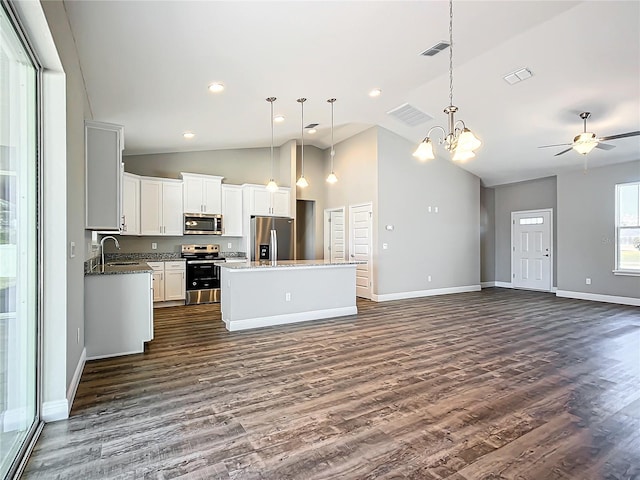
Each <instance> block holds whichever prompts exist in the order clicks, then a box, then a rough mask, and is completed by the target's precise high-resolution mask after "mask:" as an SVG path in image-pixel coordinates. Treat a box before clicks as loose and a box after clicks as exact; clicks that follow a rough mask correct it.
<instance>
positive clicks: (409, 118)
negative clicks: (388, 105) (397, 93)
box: [387, 103, 433, 127]
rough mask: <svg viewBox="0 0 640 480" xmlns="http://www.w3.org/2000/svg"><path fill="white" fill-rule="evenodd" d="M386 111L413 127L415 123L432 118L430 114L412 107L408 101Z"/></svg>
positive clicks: (418, 123) (424, 121)
mask: <svg viewBox="0 0 640 480" xmlns="http://www.w3.org/2000/svg"><path fill="white" fill-rule="evenodd" d="M387 113H388V114H389V115H391V116H392V117H395V118H397V119H398V120H400V121H401V122H403V123H406V124H407V125H409V126H410V127H415V126H416V125H420V124H422V123H426V122H428V121H429V120H433V117H432V116H431V115H429V114H427V113H424V112H422V111H420V110H418V109H417V108H415V107H412V106H411V105H409V104H408V103H405V104H403V105H400V106H399V107H396V108H394V109H393V110H389V111H388V112H387Z"/></svg>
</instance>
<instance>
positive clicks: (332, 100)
mask: <svg viewBox="0 0 640 480" xmlns="http://www.w3.org/2000/svg"><path fill="white" fill-rule="evenodd" d="M335 101H336V99H335V98H330V99H329V100H327V102H329V103H330V104H331V153H330V155H331V173H330V174H329V176H328V177H327V182H328V183H336V182H337V181H338V177H336V174H335V172H334V171H333V157H335V156H336V151H335V150H334V148H333V104H334V103H335Z"/></svg>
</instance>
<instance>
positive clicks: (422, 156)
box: [413, 137, 436, 162]
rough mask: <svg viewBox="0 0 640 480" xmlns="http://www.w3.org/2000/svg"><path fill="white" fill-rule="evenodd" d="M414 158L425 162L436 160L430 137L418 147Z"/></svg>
mask: <svg viewBox="0 0 640 480" xmlns="http://www.w3.org/2000/svg"><path fill="white" fill-rule="evenodd" d="M413 156H414V157H416V158H417V159H418V160H422V161H423V162H425V161H427V160H433V159H434V158H436V156H435V155H434V154H433V143H431V139H430V138H429V137H427V138H425V139H424V140H423V141H422V142H421V143H420V145H418V148H416V151H415V152H413Z"/></svg>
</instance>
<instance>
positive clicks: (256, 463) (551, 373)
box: [24, 289, 640, 480]
mask: <svg viewBox="0 0 640 480" xmlns="http://www.w3.org/2000/svg"><path fill="white" fill-rule="evenodd" d="M358 308H359V313H358V315H357V316H353V317H345V318H341V319H334V320H327V321H317V322H311V323H302V324H298V325H291V326H283V327H270V328H265V329H259V330H253V331H246V332H235V333H230V332H227V331H226V330H225V329H224V327H223V324H222V322H221V321H220V313H219V307H218V306H217V305H215V306H212V305H205V306H191V307H175V308H165V309H159V310H156V312H155V339H154V340H153V342H151V343H150V344H149V346H148V351H147V352H146V353H144V354H140V355H131V356H127V357H121V358H117V359H109V360H100V361H93V362H88V363H87V365H86V367H85V370H84V373H83V376H82V381H81V383H80V386H79V389H78V393H77V396H76V400H75V403H74V405H73V410H72V412H71V418H70V419H69V420H67V421H61V422H56V423H52V424H48V425H46V426H45V429H44V431H43V434H42V436H41V438H40V439H39V441H38V443H37V446H36V448H35V451H34V453H33V455H32V457H31V459H30V461H29V463H28V465H27V469H26V472H25V475H24V478H28V479H36V478H37V479H40V478H42V479H63V478H64V479H66V478H70V479H104V478H109V479H112V478H114V479H115V478H117V479H168V478H185V479H217V478H220V479H227V478H233V479H277V480H280V479H328V478H335V479H367V478H368V479H388V478H396V479H403V478H413V479H425V480H430V479H441V478H449V479H452V480H470V479H531V480H547V479H581V480H582V479H640V308H637V307H628V306H620V305H612V304H604V303H596V302H587V301H580V300H571V299H564V298H556V297H555V296H554V295H552V294H545V293H537V292H526V291H515V290H506V289H487V290H483V291H482V292H474V293H465V294H457V295H445V296H440V297H430V298H423V299H412V300H402V301H394V302H387V303H373V302H368V301H359V302H358Z"/></svg>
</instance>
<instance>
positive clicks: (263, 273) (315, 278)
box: [220, 260, 359, 331]
mask: <svg viewBox="0 0 640 480" xmlns="http://www.w3.org/2000/svg"><path fill="white" fill-rule="evenodd" d="M358 263H359V262H330V261H327V260H287V261H278V262H276V263H275V264H274V263H272V262H265V263H261V262H244V263H230V264H221V265H220V275H221V278H220V289H221V301H220V310H221V314H222V320H223V321H224V323H225V325H226V328H227V330H230V331H235V330H245V329H249V328H258V327H267V326H271V325H283V324H287V323H295V322H305V321H309V320H317V319H321V318H332V317H342V316H347V315H355V314H357V313H358V309H357V307H356V265H357V264H358Z"/></svg>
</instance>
